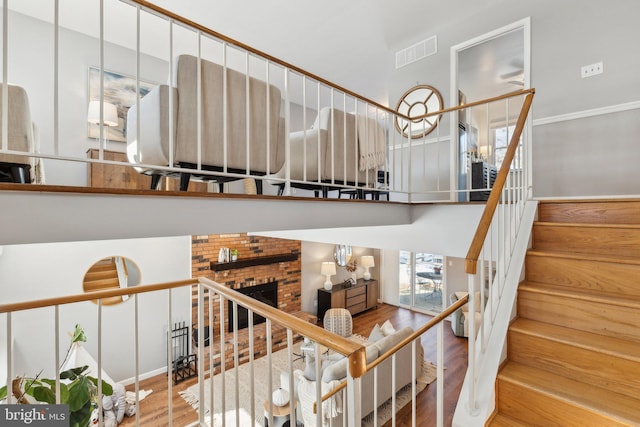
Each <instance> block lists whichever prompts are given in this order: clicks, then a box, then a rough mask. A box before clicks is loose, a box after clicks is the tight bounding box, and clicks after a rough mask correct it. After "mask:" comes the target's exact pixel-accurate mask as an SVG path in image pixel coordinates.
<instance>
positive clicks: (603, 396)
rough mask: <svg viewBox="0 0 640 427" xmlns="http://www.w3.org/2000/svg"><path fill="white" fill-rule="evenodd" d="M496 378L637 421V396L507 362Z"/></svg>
mask: <svg viewBox="0 0 640 427" xmlns="http://www.w3.org/2000/svg"><path fill="white" fill-rule="evenodd" d="M498 379H499V380H500V381H506V382H511V383H514V384H519V385H521V386H522V387H526V388H530V389H533V390H536V391H537V392H539V393H543V394H545V395H548V396H552V397H553V398H555V399H558V400H561V401H565V402H570V403H573V404H576V405H578V406H581V407H585V408H590V409H591V410H593V411H594V412H598V413H601V414H606V415H607V416H608V417H610V418H612V419H616V420H620V421H623V422H628V423H631V424H634V425H637V424H638V423H640V400H638V399H635V398H633V397H630V396H625V395H622V394H619V393H615V392H612V391H610V390H605V389H603V388H600V387H596V386H594V385H591V384H585V383H582V382H579V381H574V380H571V379H568V378H565V377H562V376H559V375H555V374H552V373H549V372H547V371H544V370H541V369H535V368H530V367H528V366H525V365H522V364H519V363H514V362H509V363H507V364H506V365H505V366H504V367H503V369H502V370H501V371H500V373H499V374H498Z"/></svg>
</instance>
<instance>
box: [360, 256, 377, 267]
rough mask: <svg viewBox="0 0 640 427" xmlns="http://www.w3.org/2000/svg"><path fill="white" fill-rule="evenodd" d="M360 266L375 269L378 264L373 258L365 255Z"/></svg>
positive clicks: (361, 258)
mask: <svg viewBox="0 0 640 427" xmlns="http://www.w3.org/2000/svg"><path fill="white" fill-rule="evenodd" d="M360 265H362V266H363V267H375V265H376V264H375V262H374V261H373V256H371V255H364V256H362V257H360Z"/></svg>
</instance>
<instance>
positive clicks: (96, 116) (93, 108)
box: [87, 101, 118, 126]
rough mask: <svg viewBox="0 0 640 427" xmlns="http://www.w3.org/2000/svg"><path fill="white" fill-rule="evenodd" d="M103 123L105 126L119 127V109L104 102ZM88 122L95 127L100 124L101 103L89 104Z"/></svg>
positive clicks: (93, 102)
mask: <svg viewBox="0 0 640 427" xmlns="http://www.w3.org/2000/svg"><path fill="white" fill-rule="evenodd" d="M102 105H103V112H102V114H103V119H104V120H103V121H102V123H103V124H104V125H105V126H118V109H117V108H116V106H115V105H113V104H111V103H109V102H103V103H102ZM87 121H88V122H89V123H93V124H95V125H99V124H100V101H91V102H89V112H88V113H87Z"/></svg>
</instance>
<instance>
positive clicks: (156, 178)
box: [151, 173, 162, 190]
mask: <svg viewBox="0 0 640 427" xmlns="http://www.w3.org/2000/svg"><path fill="white" fill-rule="evenodd" d="M160 178H162V176H161V175H158V174H156V173H154V174H153V175H151V189H152V190H157V189H158V186H159V185H160Z"/></svg>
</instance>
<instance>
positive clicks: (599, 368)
mask: <svg viewBox="0 0 640 427" xmlns="http://www.w3.org/2000/svg"><path fill="white" fill-rule="evenodd" d="M508 352H509V359H510V360H513V361H514V362H518V363H521V364H523V365H528V366H531V367H534V368H538V369H545V370H547V371H549V372H553V373H555V374H557V375H563V376H565V377H567V378H571V379H574V380H577V381H582V382H584V383H587V384H592V385H596V386H599V387H603V388H607V389H608V390H611V391H614V392H618V393H623V394H627V395H630V396H635V395H638V394H640V377H638V376H637V375H629V374H630V373H632V372H640V362H635V361H632V360H628V359H621V358H618V357H615V356H612V355H609V354H605V353H603V352H601V351H597V350H588V349H584V348H580V347H576V346H574V345H570V344H567V343H562V342H555V341H552V340H549V339H545V338H542V337H538V336H532V335H530V334H525V333H520V332H517V331H514V330H510V331H509V345H508Z"/></svg>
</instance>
